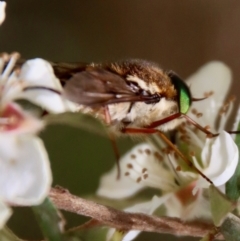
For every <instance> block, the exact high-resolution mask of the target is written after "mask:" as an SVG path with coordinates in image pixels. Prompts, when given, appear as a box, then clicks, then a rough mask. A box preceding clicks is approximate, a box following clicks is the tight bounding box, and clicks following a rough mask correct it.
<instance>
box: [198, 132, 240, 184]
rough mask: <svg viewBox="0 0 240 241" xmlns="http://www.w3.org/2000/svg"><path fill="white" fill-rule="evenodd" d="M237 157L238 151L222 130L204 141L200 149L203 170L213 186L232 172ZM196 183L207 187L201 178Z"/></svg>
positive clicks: (236, 162) (229, 136) (229, 137)
mask: <svg viewBox="0 0 240 241" xmlns="http://www.w3.org/2000/svg"><path fill="white" fill-rule="evenodd" d="M238 157H239V151H238V148H237V145H236V144H235V142H234V141H233V139H232V137H231V135H230V134H229V133H227V132H225V131H222V132H221V133H220V135H219V136H218V137H216V138H214V139H210V140H207V141H206V145H205V146H204V148H203V150H202V160H203V162H204V165H205V167H204V168H203V172H204V174H205V175H206V176H207V177H208V178H210V180H212V182H213V183H214V185H215V186H221V185H223V184H225V183H226V182H227V181H228V180H229V179H230V178H231V177H232V175H233V174H234V172H235V169H236V167H237V164H238ZM198 185H200V186H201V187H208V186H209V183H207V182H205V181H203V179H202V178H201V179H200V180H199V181H198Z"/></svg>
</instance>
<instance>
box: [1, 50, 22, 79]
mask: <svg viewBox="0 0 240 241" xmlns="http://www.w3.org/2000/svg"><path fill="white" fill-rule="evenodd" d="M19 57H20V55H19V53H13V54H11V57H10V60H9V62H8V64H7V66H6V68H5V70H4V71H3V73H2V76H1V78H2V80H1V81H2V82H3V83H1V84H5V82H6V80H7V79H8V77H9V75H10V73H11V72H12V71H13V68H14V66H15V64H16V62H17V60H18V59H19ZM4 81H5V82H4Z"/></svg>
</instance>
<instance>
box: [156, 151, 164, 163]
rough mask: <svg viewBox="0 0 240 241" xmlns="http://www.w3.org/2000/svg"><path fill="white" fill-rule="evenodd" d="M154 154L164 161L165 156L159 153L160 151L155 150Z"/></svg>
mask: <svg viewBox="0 0 240 241" xmlns="http://www.w3.org/2000/svg"><path fill="white" fill-rule="evenodd" d="M154 156H155V157H156V158H157V159H158V161H162V160H163V156H162V155H161V154H160V153H159V152H157V151H156V152H154Z"/></svg>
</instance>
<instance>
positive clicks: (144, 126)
mask: <svg viewBox="0 0 240 241" xmlns="http://www.w3.org/2000/svg"><path fill="white" fill-rule="evenodd" d="M51 64H52V67H53V69H54V72H55V75H56V76H57V77H58V78H59V79H60V81H61V83H62V84H63V86H64V91H63V95H64V96H65V97H66V98H67V99H69V100H70V101H72V102H75V103H77V104H79V108H80V110H81V111H83V112H85V113H90V114H93V115H94V116H96V117H97V118H100V119H101V120H103V121H104V122H105V123H106V124H107V125H108V126H109V130H110V132H109V133H110V139H111V140H112V143H113V146H114V149H115V153H117V148H116V145H115V142H114V139H113V135H119V134H122V133H129V134H133V133H135V134H148V133H149V134H151V133H158V134H159V135H160V136H161V138H162V139H163V140H164V141H165V142H166V144H168V145H169V146H170V147H171V148H173V149H174V150H175V152H176V153H177V154H178V155H179V156H180V157H181V158H182V159H183V160H184V161H185V162H186V163H187V164H188V165H189V166H190V167H192V168H193V169H194V170H195V171H196V172H197V173H199V174H200V175H201V176H202V177H204V178H205V179H206V180H208V181H209V182H210V183H212V182H211V180H209V179H208V178H207V177H206V176H205V175H204V174H203V173H202V172H201V171H200V170H198V169H197V168H196V167H195V166H193V164H192V162H190V161H189V160H188V159H187V158H186V157H185V156H184V155H183V154H182V153H181V152H180V151H179V150H178V149H177V148H176V147H175V146H174V144H173V143H172V142H171V141H170V140H169V139H168V138H167V137H166V136H165V135H164V134H163V132H166V131H169V130H173V129H175V128H176V127H177V126H178V125H179V124H180V123H181V122H182V121H183V120H184V119H187V121H189V122H190V123H192V124H193V125H194V126H196V127H197V128H198V129H200V130H201V131H202V132H204V133H206V134H207V135H208V136H211V137H213V136H217V135H218V134H212V133H211V132H210V131H208V130H207V129H205V128H204V127H202V126H200V125H199V124H198V123H196V122H195V121H194V120H192V119H191V118H190V117H188V116H187V115H186V113H187V112H188V110H189V108H190V106H191V103H192V101H198V100H203V99H204V98H202V99H196V98H193V97H192V96H191V92H190V90H189V88H188V86H187V85H186V84H185V83H184V81H183V80H182V79H181V78H180V77H179V76H178V75H177V74H175V73H174V72H173V71H164V70H162V69H161V68H160V67H159V66H158V65H156V64H154V63H151V62H147V61H144V60H127V61H122V62H112V63H106V64H78V63H77V64H67V63H51ZM30 88H41V86H39V87H37V86H36V87H30ZM119 173H120V172H119ZM118 176H119V175H118Z"/></svg>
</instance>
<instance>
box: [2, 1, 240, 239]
mask: <svg viewBox="0 0 240 241" xmlns="http://www.w3.org/2000/svg"><path fill="white" fill-rule="evenodd" d="M7 4H8V5H7V17H6V20H5V22H4V24H3V25H2V26H1V27H0V52H12V51H18V52H20V53H21V55H22V56H23V57H24V58H34V57H42V58H45V59H49V60H55V61H84V62H98V61H106V60H119V59H125V58H143V59H147V60H151V61H155V62H158V63H160V64H161V65H162V66H163V67H164V68H166V69H172V70H174V71H175V72H177V73H179V74H180V76H182V77H183V78H186V77H187V76H188V75H190V74H191V73H193V72H194V71H195V70H196V69H197V68H198V67H200V66H201V65H203V64H204V63H206V62H207V61H210V60H222V61H224V62H225V63H226V64H228V65H229V66H230V67H231V68H232V70H233V74H234V83H233V86H232V94H236V95H238V92H239V87H240V86H239V78H240V1H237V0H228V1H225V0H211V1H206V0H198V1H193V0H184V1H180V0H179V1H176V0H148V1H146V0H145V1H144V0H131V1H129V0H121V1H113V0H112V1H111V0H99V1H97V0H92V1H86V0H71V1H66V0H41V1H33V0H21V1H20V0H18V1H17V0H10V1H7ZM42 137H43V139H44V141H45V144H46V147H47V149H48V151H49V155H50V158H51V161H52V169H53V176H54V184H58V185H61V186H63V187H65V188H67V189H69V190H70V191H71V192H72V193H74V194H77V195H85V194H88V193H93V192H94V191H95V190H96V188H97V186H98V180H99V177H100V176H101V174H103V173H104V172H106V171H107V170H108V169H109V168H110V167H111V166H112V165H113V163H114V160H115V159H114V154H113V150H112V148H111V145H110V143H109V141H108V140H107V139H105V138H102V137H99V136H96V135H94V134H93V133H88V132H85V131H82V130H76V129H73V128H70V127H65V126H52V127H48V128H47V129H46V130H44V131H43V133H42ZM119 145H120V150H121V152H122V153H123V152H125V151H126V150H127V149H129V148H130V146H132V145H133V142H132V141H130V140H129V139H127V138H126V139H122V140H120V141H119ZM16 211H17V212H16V213H17V215H14V216H13V217H12V218H11V220H10V226H11V227H14V230H16V232H17V233H18V234H19V235H20V236H21V237H23V238H26V239H30V238H31V239H35V240H36V239H39V237H40V233H39V230H38V228H37V226H36V225H35V224H34V223H33V221H32V219H33V217H32V213H31V211H29V210H27V209H17V210H16ZM67 219H68V226H69V227H72V226H75V225H78V224H79V223H80V222H82V219H81V218H80V217H78V216H76V215H69V214H67ZM161 237H162V240H163V239H168V240H170V239H171V240H176V239H175V238H174V237H172V236H165V235H163V236H161ZM137 240H160V238H159V235H157V236H156V235H154V234H143V235H141V236H140V237H139V238H138V239H137ZM177 240H187V239H186V238H177ZM189 240H190V239H189ZM191 240H192V239H191ZM196 240H198V239H196Z"/></svg>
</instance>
